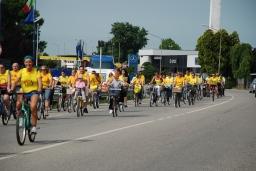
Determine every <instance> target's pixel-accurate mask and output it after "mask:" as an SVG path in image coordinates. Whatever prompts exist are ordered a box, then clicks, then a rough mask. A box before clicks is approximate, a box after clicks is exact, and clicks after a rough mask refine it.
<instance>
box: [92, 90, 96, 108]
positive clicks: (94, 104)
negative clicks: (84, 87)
mask: <svg viewBox="0 0 256 171" xmlns="http://www.w3.org/2000/svg"><path fill="white" fill-rule="evenodd" d="M96 96H97V94H96V93H93V99H92V103H93V108H94V109H96V108H97V104H96V103H97V97H96Z"/></svg>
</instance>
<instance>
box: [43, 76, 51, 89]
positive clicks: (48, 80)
mask: <svg viewBox="0 0 256 171" xmlns="http://www.w3.org/2000/svg"><path fill="white" fill-rule="evenodd" d="M41 78H42V85H43V88H47V87H49V84H50V83H51V80H52V75H51V74H50V73H47V74H43V73H41Z"/></svg>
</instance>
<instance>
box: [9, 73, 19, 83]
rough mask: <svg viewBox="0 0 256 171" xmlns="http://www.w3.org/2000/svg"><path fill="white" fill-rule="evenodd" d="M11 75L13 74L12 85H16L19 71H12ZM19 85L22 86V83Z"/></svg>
mask: <svg viewBox="0 0 256 171" xmlns="http://www.w3.org/2000/svg"><path fill="white" fill-rule="evenodd" d="M10 73H11V82H12V84H14V83H15V81H16V80H17V78H18V75H19V71H14V70H12V71H10ZM18 85H20V83H18Z"/></svg>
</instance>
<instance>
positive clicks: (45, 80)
mask: <svg viewBox="0 0 256 171" xmlns="http://www.w3.org/2000/svg"><path fill="white" fill-rule="evenodd" d="M40 75H41V79H42V90H43V96H44V100H45V110H46V116H48V115H49V113H48V112H49V110H50V108H49V106H50V105H49V103H50V95H51V89H52V86H53V84H52V83H53V79H52V75H51V73H50V72H49V69H48V68H47V67H46V66H45V65H43V66H41V69H40Z"/></svg>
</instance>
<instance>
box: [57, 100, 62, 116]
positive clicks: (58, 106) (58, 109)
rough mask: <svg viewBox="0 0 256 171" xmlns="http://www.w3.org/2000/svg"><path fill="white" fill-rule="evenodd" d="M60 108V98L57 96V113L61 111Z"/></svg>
mask: <svg viewBox="0 0 256 171" xmlns="http://www.w3.org/2000/svg"><path fill="white" fill-rule="evenodd" d="M61 106H62V97H61V96H59V98H58V104H57V111H58V112H60V111H61Z"/></svg>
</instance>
